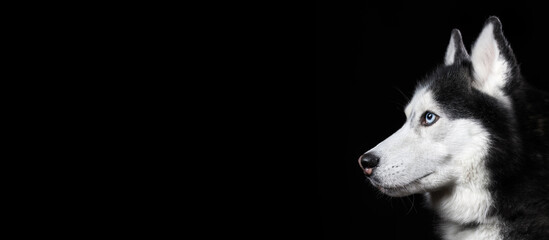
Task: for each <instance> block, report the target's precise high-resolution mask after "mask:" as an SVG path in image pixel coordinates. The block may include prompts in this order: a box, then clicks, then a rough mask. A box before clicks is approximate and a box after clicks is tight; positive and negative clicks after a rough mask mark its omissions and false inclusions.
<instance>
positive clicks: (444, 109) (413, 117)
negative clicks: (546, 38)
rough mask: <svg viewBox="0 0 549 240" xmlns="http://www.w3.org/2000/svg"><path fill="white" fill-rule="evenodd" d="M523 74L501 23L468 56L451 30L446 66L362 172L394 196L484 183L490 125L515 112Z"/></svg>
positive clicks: (422, 88)
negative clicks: (515, 95) (514, 93)
mask: <svg viewBox="0 0 549 240" xmlns="http://www.w3.org/2000/svg"><path fill="white" fill-rule="evenodd" d="M519 76H520V73H519V69H518V65H517V63H516V60H515V56H514V54H513V51H512V50H511V48H510V46H509V44H508V42H507V40H506V39H505V37H504V36H503V32H502V28H501V22H500V21H499V19H498V18H496V17H490V18H489V19H488V20H487V21H486V23H485V25H484V28H483V30H482V31H481V33H480V35H479V37H478V38H477V40H476V41H475V43H474V44H473V47H472V50H471V55H469V54H468V52H467V50H466V49H465V47H464V45H463V41H462V38H461V34H460V32H459V30H457V29H454V30H453V31H452V33H451V37H450V42H449V45H448V48H447V50H446V54H445V56H444V63H443V64H441V65H440V66H439V67H437V68H436V69H435V70H434V71H433V72H432V73H431V74H430V75H428V77H426V78H425V79H424V80H423V81H421V83H420V84H419V85H418V86H417V88H416V91H415V93H414V96H413V97H412V99H411V100H410V102H409V103H408V105H407V106H406V107H405V109H404V112H405V114H406V122H405V123H404V125H403V126H402V127H401V128H400V129H399V130H398V131H396V132H395V133H394V134H393V135H391V136H390V137H388V138H387V139H385V140H384V141H382V142H381V143H379V144H378V145H377V146H375V147H374V148H372V149H370V150H369V151H367V152H366V153H364V154H363V155H362V156H360V157H359V165H360V167H361V168H362V169H363V171H364V173H365V175H366V176H367V177H368V179H369V180H370V182H371V183H372V184H373V185H374V186H375V187H377V188H378V189H380V190H381V191H382V192H383V193H385V194H387V195H390V196H406V195H410V194H415V193H423V192H433V191H437V190H439V189H441V188H444V187H446V186H449V185H452V184H459V183H466V182H470V181H471V180H476V181H477V182H478V181H480V182H483V181H487V180H485V179H487V176H486V174H487V173H486V171H485V170H483V168H484V162H483V159H484V158H485V156H486V154H487V153H488V152H489V149H490V142H491V135H490V134H489V129H488V128H489V127H487V125H486V124H485V122H486V121H496V120H497V118H499V117H501V118H504V117H506V114H508V113H509V111H510V109H512V101H511V98H510V97H509V95H510V93H511V91H512V90H513V89H514V88H516V85H517V84H518V83H519V79H520V77H519Z"/></svg>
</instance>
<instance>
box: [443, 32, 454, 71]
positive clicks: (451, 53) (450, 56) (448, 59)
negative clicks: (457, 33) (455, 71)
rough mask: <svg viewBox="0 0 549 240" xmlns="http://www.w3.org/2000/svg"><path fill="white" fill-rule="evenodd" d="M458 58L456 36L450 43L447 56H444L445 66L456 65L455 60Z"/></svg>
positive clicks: (451, 38)
mask: <svg viewBox="0 0 549 240" xmlns="http://www.w3.org/2000/svg"><path fill="white" fill-rule="evenodd" d="M455 56H456V41H455V40H454V36H452V37H450V43H449V44H448V48H447V49H446V55H445V56H444V64H445V65H446V66H450V65H452V64H454V59H455Z"/></svg>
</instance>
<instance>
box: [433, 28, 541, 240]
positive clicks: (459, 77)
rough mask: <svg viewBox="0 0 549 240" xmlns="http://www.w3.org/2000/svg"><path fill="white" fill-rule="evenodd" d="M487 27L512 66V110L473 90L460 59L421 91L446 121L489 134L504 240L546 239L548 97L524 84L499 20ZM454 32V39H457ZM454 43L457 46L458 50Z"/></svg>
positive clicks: (496, 209)
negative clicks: (466, 121)
mask: <svg viewBox="0 0 549 240" xmlns="http://www.w3.org/2000/svg"><path fill="white" fill-rule="evenodd" d="M489 23H492V24H494V36H495V38H496V40H497V42H498V45H499V47H500V51H501V53H502V54H503V56H504V57H505V59H506V60H507V62H508V63H509V64H510V66H511V71H510V72H509V74H508V76H507V77H508V79H507V84H506V85H505V88H504V90H505V92H506V94H507V95H508V96H509V97H510V99H511V100H512V108H511V109H508V108H506V107H505V106H504V105H503V104H502V103H501V102H500V101H498V100H497V99H495V98H493V97H491V96H489V95H487V94H485V93H483V92H481V91H479V90H477V89H475V88H474V87H472V84H471V83H472V81H474V77H473V76H474V75H473V67H472V63H471V61H470V60H469V59H468V58H466V57H463V55H461V57H460V59H459V61H455V63H454V64H452V65H450V66H440V67H438V68H437V69H436V70H435V71H434V72H433V73H432V74H430V75H429V76H428V77H427V78H426V79H425V82H424V83H423V84H422V86H429V88H430V89H431V90H432V91H433V93H434V97H435V99H436V101H438V102H439V103H440V104H441V105H443V106H444V107H445V109H447V111H448V114H449V117H450V118H455V119H458V118H470V119H477V120H478V122H479V123H481V124H483V126H484V128H485V129H487V131H489V132H490V133H491V139H490V143H491V146H490V150H489V154H488V155H489V157H488V159H487V161H486V168H487V169H488V170H489V174H490V180H491V182H490V189H489V190H490V192H491V193H492V196H493V197H494V200H495V206H494V209H493V211H491V213H492V214H495V215H497V216H498V217H499V218H500V219H501V220H502V221H503V223H504V229H503V232H502V234H503V236H504V239H508V240H515V239H517V240H518V239H521V240H524V239H528V240H529V239H532V240H534V239H535V240H540V239H549V94H548V93H546V92H541V91H539V90H536V89H534V88H532V87H531V86H529V85H528V83H527V82H525V81H524V80H523V78H522V76H521V74H520V69H519V67H518V64H517V61H516V59H515V55H514V54H513V51H512V49H511V47H510V45H509V44H508V42H507V40H506V39H505V37H504V36H503V32H502V28H501V23H500V21H499V19H497V18H496V17H491V18H489V19H488V20H487V22H486V24H489ZM454 32H455V31H454ZM454 32H453V33H452V37H456V34H459V31H457V33H454ZM458 37H459V39H460V43H456V44H462V43H461V36H458ZM470 227H474V226H470Z"/></svg>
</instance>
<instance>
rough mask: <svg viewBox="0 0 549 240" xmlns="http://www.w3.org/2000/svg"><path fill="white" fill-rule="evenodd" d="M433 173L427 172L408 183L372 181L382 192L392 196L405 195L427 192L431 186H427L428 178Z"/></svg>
mask: <svg viewBox="0 0 549 240" xmlns="http://www.w3.org/2000/svg"><path fill="white" fill-rule="evenodd" d="M431 174H432V173H429V174H426V175H424V176H423V177H420V178H418V179H416V180H414V181H412V182H410V183H408V184H404V185H385V184H383V183H379V182H377V181H372V180H371V182H372V184H373V185H374V186H375V187H376V188H377V189H379V191H381V192H382V193H384V194H386V195H388V196H391V197H405V196H409V195H412V194H417V193H425V192H428V189H430V188H429V187H426V186H427V185H429V184H426V183H427V182H428V180H427V178H428V177H429V176H430V175H431Z"/></svg>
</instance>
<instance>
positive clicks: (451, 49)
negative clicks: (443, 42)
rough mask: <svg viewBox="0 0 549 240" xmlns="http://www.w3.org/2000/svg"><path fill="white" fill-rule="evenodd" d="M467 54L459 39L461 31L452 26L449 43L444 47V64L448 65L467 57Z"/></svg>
mask: <svg viewBox="0 0 549 240" xmlns="http://www.w3.org/2000/svg"><path fill="white" fill-rule="evenodd" d="M468 58H469V54H467V50H466V49H465V46H464V45H463V40H462V39H461V33H460V32H459V30H458V29H456V28H454V29H453V30H452V35H451V36H450V43H449V44H448V48H447V49H446V56H445V57H444V65H446V66H450V65H452V64H454V63H458V62H461V61H463V60H464V59H468Z"/></svg>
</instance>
